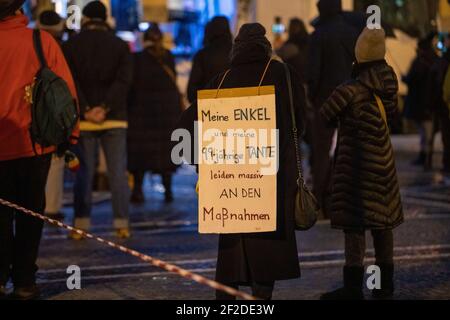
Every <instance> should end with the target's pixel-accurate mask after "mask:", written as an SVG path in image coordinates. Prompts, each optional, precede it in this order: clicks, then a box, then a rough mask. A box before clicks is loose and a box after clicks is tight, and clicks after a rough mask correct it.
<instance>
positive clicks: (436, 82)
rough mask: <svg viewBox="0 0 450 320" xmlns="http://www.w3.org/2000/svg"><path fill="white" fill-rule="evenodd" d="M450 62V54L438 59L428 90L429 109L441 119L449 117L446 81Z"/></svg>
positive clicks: (434, 65)
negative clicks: (445, 91) (445, 93)
mask: <svg viewBox="0 0 450 320" xmlns="http://www.w3.org/2000/svg"><path fill="white" fill-rule="evenodd" d="M449 61H450V53H449V52H447V53H446V54H445V56H444V57H441V58H438V59H436V61H435V63H434V64H433V65H432V66H431V69H430V75H429V81H428V84H427V90H428V93H427V95H428V97H429V101H428V109H429V110H431V111H432V112H436V113H437V115H438V116H439V117H448V116H449V110H448V107H447V103H445V101H444V90H443V89H444V81H445V76H446V74H447V71H448V66H449Z"/></svg>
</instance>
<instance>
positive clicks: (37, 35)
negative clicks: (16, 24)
mask: <svg viewBox="0 0 450 320" xmlns="http://www.w3.org/2000/svg"><path fill="white" fill-rule="evenodd" d="M33 44H34V50H35V51H36V55H37V57H38V59H39V63H40V64H41V68H46V67H47V60H46V59H45V55H44V50H43V49H42V40H41V32H40V30H39V29H34V30H33Z"/></svg>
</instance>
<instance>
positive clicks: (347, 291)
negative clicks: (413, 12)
mask: <svg viewBox="0 0 450 320" xmlns="http://www.w3.org/2000/svg"><path fill="white" fill-rule="evenodd" d="M355 51H356V59H357V63H356V64H355V65H354V69H353V77H352V80H351V81H349V82H347V83H345V84H343V85H341V86H339V87H338V88H337V89H336V91H334V93H333V94H332V96H331V97H330V98H329V99H328V100H327V101H326V103H325V104H324V106H323V107H322V109H321V114H322V116H323V117H324V119H325V121H326V122H328V123H330V124H334V125H336V124H337V123H339V141H338V146H337V150H338V151H337V154H336V164H335V168H334V172H333V188H332V203H331V225H332V227H333V228H337V229H340V230H343V231H344V233H345V267H344V287H343V288H341V289H338V290H336V291H333V292H330V293H327V294H324V295H323V296H322V299H323V300H349V299H354V300H359V299H364V295H363V280H364V257H365V252H366V234H365V232H366V230H370V231H371V232H372V236H373V243H374V248H375V259H376V261H375V263H376V265H378V266H379V267H380V269H381V289H375V290H373V296H374V297H375V298H380V299H382V298H383V299H384V298H391V297H392V295H393V293H394V281H393V276H394V236H393V231H392V230H393V229H394V228H396V227H397V226H399V225H400V224H401V223H402V222H403V209H402V202H401V197H400V187H399V184H398V179H397V171H396V166H395V159H394V151H393V148H392V144H391V141H390V131H389V126H388V123H389V121H390V120H392V119H393V118H394V117H395V115H396V114H397V112H398V110H397V109H398V108H397V105H398V95H397V93H398V81H397V76H396V75H395V73H394V70H393V69H392V68H391V67H390V66H389V65H388V64H387V62H386V61H385V60H384V58H385V54H386V42H385V32H384V30H383V29H373V30H370V29H368V28H366V29H365V30H364V31H363V33H362V34H361V36H360V37H359V39H358V42H357V44H356V50H355Z"/></svg>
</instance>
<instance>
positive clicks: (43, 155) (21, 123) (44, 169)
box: [0, 0, 76, 300]
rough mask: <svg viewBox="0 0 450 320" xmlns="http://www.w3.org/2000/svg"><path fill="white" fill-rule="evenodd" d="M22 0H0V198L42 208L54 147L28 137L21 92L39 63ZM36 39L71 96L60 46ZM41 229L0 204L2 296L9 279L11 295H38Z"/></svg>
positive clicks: (43, 37)
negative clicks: (37, 278)
mask: <svg viewBox="0 0 450 320" xmlns="http://www.w3.org/2000/svg"><path fill="white" fill-rule="evenodd" d="M24 2H25V1H24V0H0V39H1V41H0V61H1V63H0V74H1V75H2V81H0V97H1V100H0V128H1V130H0V181H1V183H0V198H2V199H5V200H8V201H10V202H14V203H16V204H18V205H20V206H22V207H24V208H27V209H30V210H33V211H35V212H39V213H42V212H43V211H44V208H45V184H46V181H47V175H48V171H49V167H50V161H51V154H52V153H53V152H54V151H55V148H54V147H50V148H45V149H44V148H41V147H40V146H38V145H37V146H35V147H36V149H35V148H34V146H33V143H32V142H31V138H30V126H31V121H32V118H31V106H30V101H29V100H27V99H26V97H27V91H29V90H31V89H32V88H33V81H34V80H33V79H34V78H35V76H36V74H37V72H38V70H40V69H41V64H40V62H39V60H38V56H37V53H36V51H35V47H34V43H33V30H31V29H29V28H27V25H28V19H27V18H26V17H25V15H24V14H23V13H22V11H21V10H20V8H21V6H22V5H23V3H24ZM41 42H42V47H43V51H44V55H45V58H46V61H47V63H48V67H49V68H50V69H51V70H52V71H53V72H54V73H55V74H56V75H58V76H59V77H61V78H62V79H63V80H64V81H65V82H66V83H67V85H68V87H69V89H70V92H71V94H72V96H73V98H74V99H76V90H75V85H74V83H73V79H72V76H71V73H70V70H69V67H68V66H67V63H66V60H65V59H64V56H63V54H62V52H61V49H60V47H59V45H58V44H57V43H56V41H55V40H54V39H53V37H52V36H51V35H50V34H48V33H47V32H42V33H41ZM74 135H76V132H74ZM35 150H36V152H35ZM36 153H37V154H38V155H36ZM42 229H43V222H42V221H41V220H39V219H37V218H34V217H31V216H28V215H25V214H23V213H20V212H16V211H15V210H13V209H10V208H7V207H5V206H1V205H0V298H4V296H5V294H6V291H5V286H6V283H7V282H8V280H9V279H10V278H11V279H12V282H13V285H14V292H13V294H12V298H16V299H24V300H26V299H33V298H36V297H37V296H38V295H39V290H38V288H37V286H36V272H37V270H38V267H37V265H36V260H37V256H38V251H39V244H40V240H41V236H42Z"/></svg>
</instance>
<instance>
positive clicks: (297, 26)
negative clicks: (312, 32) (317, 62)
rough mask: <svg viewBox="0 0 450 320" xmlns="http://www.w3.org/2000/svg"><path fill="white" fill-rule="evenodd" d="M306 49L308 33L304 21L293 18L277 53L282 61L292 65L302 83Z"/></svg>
mask: <svg viewBox="0 0 450 320" xmlns="http://www.w3.org/2000/svg"><path fill="white" fill-rule="evenodd" d="M308 51H309V34H308V31H307V30H306V26H305V23H304V22H303V21H302V20H301V19H298V18H293V19H291V21H290V23H289V38H288V40H287V41H286V42H285V43H284V44H283V46H282V47H281V48H280V49H279V50H278V52H277V54H278V55H279V56H280V58H281V59H283V61H284V62H286V63H288V64H290V65H291V66H292V67H294V69H295V71H297V73H298V75H299V76H300V81H301V82H302V83H304V84H306V69H307V63H308Z"/></svg>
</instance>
